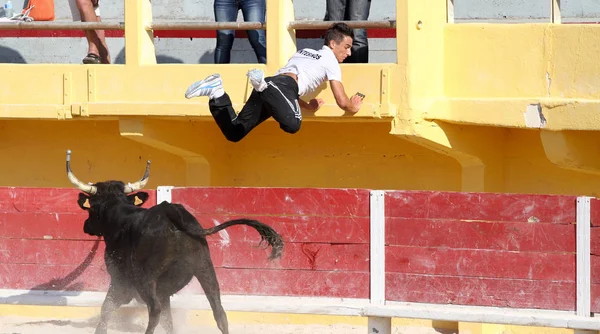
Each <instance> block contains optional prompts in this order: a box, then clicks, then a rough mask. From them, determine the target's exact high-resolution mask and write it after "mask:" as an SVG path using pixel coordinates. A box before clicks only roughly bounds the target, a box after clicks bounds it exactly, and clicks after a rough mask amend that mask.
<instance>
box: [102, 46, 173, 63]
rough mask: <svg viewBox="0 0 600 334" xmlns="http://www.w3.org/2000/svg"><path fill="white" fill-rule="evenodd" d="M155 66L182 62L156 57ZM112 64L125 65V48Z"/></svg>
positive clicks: (169, 57) (162, 56) (165, 57)
mask: <svg viewBox="0 0 600 334" xmlns="http://www.w3.org/2000/svg"><path fill="white" fill-rule="evenodd" d="M156 63H157V64H183V60H181V59H179V58H175V57H171V56H166V55H156ZM113 64H125V48H122V49H121V51H120V52H119V54H117V56H116V57H115V58H114V59H113Z"/></svg>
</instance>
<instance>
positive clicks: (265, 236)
mask: <svg viewBox="0 0 600 334" xmlns="http://www.w3.org/2000/svg"><path fill="white" fill-rule="evenodd" d="M169 207H170V208H171V210H167V217H168V218H169V219H170V220H171V221H172V222H173V223H175V225H176V226H177V227H178V228H179V229H180V230H182V231H184V232H185V233H187V234H189V235H190V236H192V237H204V236H207V235H211V234H215V233H217V232H219V231H221V230H224V229H226V228H228V227H230V226H234V225H247V226H250V227H252V228H254V229H255V230H256V231H257V232H258V233H259V234H260V238H261V241H260V244H261V245H262V244H263V242H266V243H267V244H268V245H269V246H271V256H269V260H274V259H276V258H278V257H281V253H282V251H283V238H281V235H279V233H277V232H276V231H275V230H274V229H273V228H271V227H270V226H269V225H266V224H263V223H261V222H259V221H258V220H253V219H247V218H241V219H232V220H228V221H226V222H224V223H223V224H220V225H217V226H215V227H211V228H208V229H204V228H202V226H200V224H199V223H198V221H197V220H196V218H195V217H194V216H193V215H192V214H191V213H189V212H188V211H187V210H186V209H185V208H184V207H183V206H180V205H178V204H174V205H169ZM175 215H176V216H175Z"/></svg>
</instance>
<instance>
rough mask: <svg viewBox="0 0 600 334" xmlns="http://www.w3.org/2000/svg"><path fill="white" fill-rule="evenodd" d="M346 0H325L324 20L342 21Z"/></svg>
mask: <svg viewBox="0 0 600 334" xmlns="http://www.w3.org/2000/svg"><path fill="white" fill-rule="evenodd" d="M346 1H347V0H327V4H326V7H325V21H344V16H345V15H344V14H345V13H346Z"/></svg>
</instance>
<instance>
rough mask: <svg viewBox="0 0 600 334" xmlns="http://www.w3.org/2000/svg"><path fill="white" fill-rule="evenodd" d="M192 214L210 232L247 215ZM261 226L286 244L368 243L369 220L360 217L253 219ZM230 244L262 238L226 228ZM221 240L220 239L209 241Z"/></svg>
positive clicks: (239, 228)
mask: <svg viewBox="0 0 600 334" xmlns="http://www.w3.org/2000/svg"><path fill="white" fill-rule="evenodd" d="M190 211H192V214H193V215H194V216H195V217H196V218H197V219H198V222H199V223H200V225H201V226H202V227H203V228H211V227H213V226H215V225H218V224H222V223H224V222H225V221H227V220H229V219H235V218H244V217H247V216H244V215H236V216H233V215H214V214H206V215H204V214H200V215H199V214H195V212H193V210H190ZM250 218H252V219H256V220H258V221H260V222H262V223H265V224H267V225H269V226H271V227H272V228H273V229H274V230H275V231H277V233H279V234H280V235H281V236H282V238H283V239H284V241H285V242H319V243H360V244H367V243H369V218H366V217H365V218H359V217H314V216H302V217H290V216H262V215H258V216H252V217H250ZM225 231H227V234H228V235H229V239H230V240H232V241H233V240H236V241H240V240H243V241H250V242H258V241H260V235H259V234H258V233H257V232H256V231H255V230H254V229H253V228H251V227H248V226H244V225H237V226H232V227H229V228H227V229H226V230H225ZM207 238H208V239H209V240H210V239H212V238H219V235H212V236H208V237H207Z"/></svg>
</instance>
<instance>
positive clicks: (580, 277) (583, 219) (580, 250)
mask: <svg viewBox="0 0 600 334" xmlns="http://www.w3.org/2000/svg"><path fill="white" fill-rule="evenodd" d="M590 202H591V197H578V198H577V226H576V228H577V315H578V316H582V317H590V316H591V310H590V308H591V297H590V294H591V292H590V291H591V290H590V289H591V287H590V284H591V273H590V230H591V229H590V225H591V219H590V216H591V205H590Z"/></svg>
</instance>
